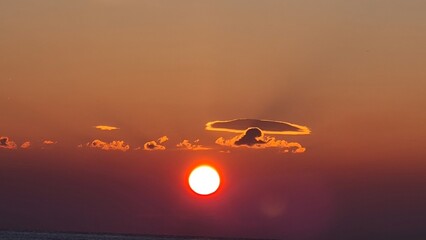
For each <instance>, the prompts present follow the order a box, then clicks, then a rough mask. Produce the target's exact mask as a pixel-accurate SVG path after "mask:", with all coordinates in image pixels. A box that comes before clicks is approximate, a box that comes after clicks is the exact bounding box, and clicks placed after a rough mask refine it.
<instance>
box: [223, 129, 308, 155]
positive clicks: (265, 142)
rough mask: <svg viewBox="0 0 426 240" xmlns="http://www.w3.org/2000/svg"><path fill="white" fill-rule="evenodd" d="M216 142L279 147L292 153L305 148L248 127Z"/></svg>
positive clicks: (241, 145)
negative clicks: (238, 133)
mask: <svg viewBox="0 0 426 240" xmlns="http://www.w3.org/2000/svg"><path fill="white" fill-rule="evenodd" d="M216 144H218V145H221V146H227V147H248V148H255V149H264V148H280V149H282V152H292V153H302V152H305V151H306V148H304V147H302V145H301V144H300V143H297V142H287V141H285V140H278V139H276V138H274V137H271V136H265V134H264V132H263V131H262V130H261V129H259V128H249V129H247V130H246V131H245V132H244V133H242V134H240V135H237V136H235V137H233V138H231V139H225V138H223V137H220V138H218V139H217V140H216Z"/></svg>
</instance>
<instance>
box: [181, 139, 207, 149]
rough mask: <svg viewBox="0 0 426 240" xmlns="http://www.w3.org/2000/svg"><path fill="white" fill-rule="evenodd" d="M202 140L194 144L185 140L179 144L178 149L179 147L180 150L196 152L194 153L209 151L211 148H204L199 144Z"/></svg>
mask: <svg viewBox="0 0 426 240" xmlns="http://www.w3.org/2000/svg"><path fill="white" fill-rule="evenodd" d="M199 141H200V140H199V139H197V140H195V141H194V142H193V143H191V142H190V141H189V140H186V139H185V140H183V141H182V142H180V143H178V144H177V145H176V147H178V148H179V149H185V150H194V151H199V150H209V149H210V148H208V147H204V146H202V145H200V144H198V142H199Z"/></svg>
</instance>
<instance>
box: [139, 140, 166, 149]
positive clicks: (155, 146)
mask: <svg viewBox="0 0 426 240" xmlns="http://www.w3.org/2000/svg"><path fill="white" fill-rule="evenodd" d="M143 149H144V150H148V151H154V150H166V147H165V146H163V145H160V144H158V143H157V142H156V141H149V142H146V143H145V144H144V145H143Z"/></svg>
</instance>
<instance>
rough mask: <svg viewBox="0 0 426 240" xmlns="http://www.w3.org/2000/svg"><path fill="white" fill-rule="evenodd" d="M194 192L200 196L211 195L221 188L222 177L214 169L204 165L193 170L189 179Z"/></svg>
mask: <svg viewBox="0 0 426 240" xmlns="http://www.w3.org/2000/svg"><path fill="white" fill-rule="evenodd" d="M188 183H189V186H190V187H191V189H192V191H194V192H195V193H197V194H200V195H209V194H212V193H214V192H216V190H217V189H218V188H219V185H220V176H219V173H218V172H217V171H216V169H214V168H213V167H210V166H208V165H202V166H199V167H196V168H195V169H194V170H192V172H191V174H190V175H189V178H188Z"/></svg>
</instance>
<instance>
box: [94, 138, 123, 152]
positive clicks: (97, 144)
mask: <svg viewBox="0 0 426 240" xmlns="http://www.w3.org/2000/svg"><path fill="white" fill-rule="evenodd" d="M87 146H88V147H92V148H100V149H102V150H105V151H108V150H118V151H123V152H126V151H128V150H129V149H130V146H129V144H126V143H124V141H112V142H110V143H107V142H103V141H101V140H99V139H96V140H93V141H92V142H90V143H87Z"/></svg>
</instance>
